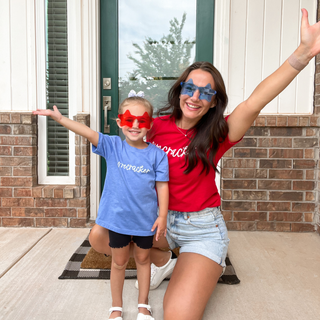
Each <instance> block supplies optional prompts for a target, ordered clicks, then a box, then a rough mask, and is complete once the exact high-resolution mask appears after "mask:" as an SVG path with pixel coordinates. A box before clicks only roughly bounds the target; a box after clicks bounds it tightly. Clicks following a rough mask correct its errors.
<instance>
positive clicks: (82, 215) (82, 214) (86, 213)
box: [77, 208, 90, 218]
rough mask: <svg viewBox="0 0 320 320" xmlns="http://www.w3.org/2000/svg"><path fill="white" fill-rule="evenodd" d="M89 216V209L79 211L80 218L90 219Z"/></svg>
mask: <svg viewBox="0 0 320 320" xmlns="http://www.w3.org/2000/svg"><path fill="white" fill-rule="evenodd" d="M89 216H90V213H89V208H85V209H82V208H81V209H78V214H77V217H78V218H89Z"/></svg>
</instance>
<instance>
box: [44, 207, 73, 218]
mask: <svg viewBox="0 0 320 320" xmlns="http://www.w3.org/2000/svg"><path fill="white" fill-rule="evenodd" d="M44 213H45V216H46V217H76V216H77V210H76V209H75V208H63V209H61V208H56V209H45V210H44Z"/></svg>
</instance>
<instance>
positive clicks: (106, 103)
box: [103, 96, 111, 133]
mask: <svg viewBox="0 0 320 320" xmlns="http://www.w3.org/2000/svg"><path fill="white" fill-rule="evenodd" d="M109 110H111V97H110V96H104V97H103V111H104V128H103V133H110V125H109V124H108V111H109Z"/></svg>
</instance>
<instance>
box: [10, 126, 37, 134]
mask: <svg viewBox="0 0 320 320" xmlns="http://www.w3.org/2000/svg"><path fill="white" fill-rule="evenodd" d="M36 132H37V130H36V126H35V125H27V124H17V125H14V126H13V134H14V135H20V134H25V135H32V134H36Z"/></svg>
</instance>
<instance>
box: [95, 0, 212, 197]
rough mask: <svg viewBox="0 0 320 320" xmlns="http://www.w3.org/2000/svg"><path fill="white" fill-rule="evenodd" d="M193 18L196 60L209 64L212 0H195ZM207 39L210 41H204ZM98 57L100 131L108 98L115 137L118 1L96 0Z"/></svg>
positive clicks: (102, 168)
mask: <svg viewBox="0 0 320 320" xmlns="http://www.w3.org/2000/svg"><path fill="white" fill-rule="evenodd" d="M196 8H197V16H196V39H197V40H196V41H197V42H196V61H208V62H211V63H213V46H214V8H215V0H197V6H196ZM208 39H211V41H208ZM100 56H101V77H100V78H101V80H100V88H101V107H100V114H101V117H100V121H101V130H102V131H103V128H104V122H105V121H104V111H103V97H104V96H111V110H110V111H109V112H108V124H109V125H110V134H111V135H117V134H119V128H118V126H117V124H116V122H115V121H114V120H113V119H116V118H117V116H118V112H117V111H118V105H119V97H118V63H119V61H118V0H108V1H105V0H100ZM103 78H111V89H104V88H103ZM100 165H101V172H100V179H101V192H102V189H103V184H104V177H105V174H106V164H105V160H104V159H101V163H100Z"/></svg>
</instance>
